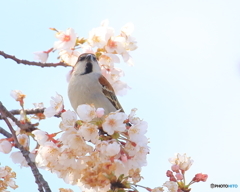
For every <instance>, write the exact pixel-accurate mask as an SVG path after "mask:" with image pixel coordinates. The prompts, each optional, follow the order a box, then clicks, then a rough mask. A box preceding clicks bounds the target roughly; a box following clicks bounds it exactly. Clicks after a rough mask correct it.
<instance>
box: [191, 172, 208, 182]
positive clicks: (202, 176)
mask: <svg viewBox="0 0 240 192" xmlns="http://www.w3.org/2000/svg"><path fill="white" fill-rule="evenodd" d="M207 178H208V175H207V174H202V173H198V174H196V175H195V177H194V178H193V179H192V180H193V181H195V182H199V181H203V182H205V181H206V180H207Z"/></svg>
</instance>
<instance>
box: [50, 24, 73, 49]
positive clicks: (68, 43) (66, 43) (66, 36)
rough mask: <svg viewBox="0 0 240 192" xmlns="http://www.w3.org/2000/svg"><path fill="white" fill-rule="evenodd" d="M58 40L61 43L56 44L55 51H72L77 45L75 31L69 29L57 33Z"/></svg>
mask: <svg viewBox="0 0 240 192" xmlns="http://www.w3.org/2000/svg"><path fill="white" fill-rule="evenodd" d="M56 38H57V39H59V41H56V42H55V43H54V49H59V50H61V49H71V48H73V47H74V45H75V43H76V39H77V34H76V33H75V31H74V29H72V28H69V29H67V30H66V31H65V32H64V31H59V32H57V34H56Z"/></svg>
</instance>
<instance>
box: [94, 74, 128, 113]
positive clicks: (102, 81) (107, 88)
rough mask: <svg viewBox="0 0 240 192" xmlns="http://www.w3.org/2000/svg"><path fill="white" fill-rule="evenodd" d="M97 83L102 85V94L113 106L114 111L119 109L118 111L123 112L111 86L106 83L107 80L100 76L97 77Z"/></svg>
mask: <svg viewBox="0 0 240 192" xmlns="http://www.w3.org/2000/svg"><path fill="white" fill-rule="evenodd" d="M99 83H100V84H101V85H102V92H103V94H104V95H105V96H106V97H107V98H108V100H109V101H110V102H111V103H112V104H113V106H114V107H115V108H116V110H119V109H121V110H120V111H121V112H124V111H123V108H122V106H121V105H120V103H119V102H118V99H117V97H116V95H115V92H114V90H113V88H112V86H111V84H110V83H109V82H108V80H107V79H106V78H105V77H104V76H103V75H101V76H100V77H99Z"/></svg>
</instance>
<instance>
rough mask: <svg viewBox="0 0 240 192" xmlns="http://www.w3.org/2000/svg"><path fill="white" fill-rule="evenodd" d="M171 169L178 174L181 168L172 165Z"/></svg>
mask: <svg viewBox="0 0 240 192" xmlns="http://www.w3.org/2000/svg"><path fill="white" fill-rule="evenodd" d="M171 169H172V171H173V172H176V173H178V172H179V166H178V165H172V167H171Z"/></svg>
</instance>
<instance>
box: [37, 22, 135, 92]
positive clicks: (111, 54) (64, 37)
mask: <svg viewBox="0 0 240 192" xmlns="http://www.w3.org/2000/svg"><path fill="white" fill-rule="evenodd" d="M51 29H52V30H54V31H56V32H57V33H56V38H57V39H58V41H56V42H54V45H53V48H51V49H49V50H47V51H40V52H35V53H34V54H35V58H36V59H38V60H40V61H41V62H43V63H45V62H46V61H47V59H48V55H49V53H50V52H54V51H56V50H58V51H59V52H58V54H59V58H60V59H61V61H63V62H65V63H67V64H68V65H70V66H74V65H75V64H76V62H77V59H78V57H79V55H81V54H82V53H94V54H95V55H96V57H97V59H98V62H99V65H100V67H101V69H102V74H103V75H104V76H105V77H106V78H107V80H108V81H109V82H110V83H111V84H112V87H113V88H114V90H115V93H116V94H117V95H124V94H126V92H127V90H128V89H129V86H128V85H127V84H126V83H125V82H123V81H121V80H120V78H121V77H122V76H123V75H124V73H123V71H122V70H121V69H119V68H116V67H115V66H114V63H120V58H119V56H120V57H121V58H122V59H123V61H124V62H126V63H128V64H129V65H133V60H132V57H131V56H130V54H129V52H130V51H134V50H135V49H137V42H136V40H135V38H134V37H133V36H132V35H131V34H132V32H133V30H134V26H133V24H132V23H127V24H126V25H124V26H123V27H122V28H121V31H120V34H118V35H115V31H114V29H113V28H112V27H110V26H109V22H108V20H104V21H102V23H101V25H100V27H97V28H94V29H92V30H91V31H90V32H89V35H88V37H87V38H83V37H78V35H77V34H76V32H75V30H74V29H72V28H69V29H67V30H66V31H59V30H57V29H55V28H51Z"/></svg>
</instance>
